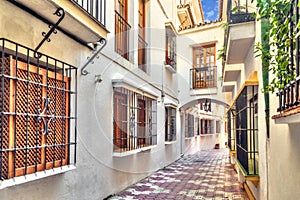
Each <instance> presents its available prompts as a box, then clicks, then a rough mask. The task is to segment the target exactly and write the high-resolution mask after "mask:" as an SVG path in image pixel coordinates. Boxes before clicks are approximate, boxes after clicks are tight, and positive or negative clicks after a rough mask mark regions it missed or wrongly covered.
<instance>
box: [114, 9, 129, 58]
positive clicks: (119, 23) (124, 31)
mask: <svg viewBox="0 0 300 200" xmlns="http://www.w3.org/2000/svg"><path fill="white" fill-rule="evenodd" d="M130 28H131V26H130V25H129V24H128V22H127V21H126V20H125V19H124V18H123V17H122V16H121V15H120V14H119V13H118V12H117V11H115V35H116V38H115V51H116V52H117V53H118V54H120V55H121V56H122V57H123V58H125V59H127V60H128V59H129V30H130Z"/></svg>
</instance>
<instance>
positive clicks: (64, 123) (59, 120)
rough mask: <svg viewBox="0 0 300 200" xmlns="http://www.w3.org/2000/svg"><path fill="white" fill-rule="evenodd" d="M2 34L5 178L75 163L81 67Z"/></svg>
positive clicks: (1, 160)
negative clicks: (36, 55)
mask: <svg viewBox="0 0 300 200" xmlns="http://www.w3.org/2000/svg"><path fill="white" fill-rule="evenodd" d="M35 53H36V52H35V50H33V49H30V48H27V47H25V46H23V45H21V44H18V43H16V42H13V41H11V40H7V39H4V38H0V54H1V58H0V66H1V70H0V78H1V87H0V108H1V110H0V111H1V118H0V178H1V180H5V179H10V178H14V177H17V176H23V175H27V174H32V173H35V172H38V171H44V170H48V169H52V168H56V167H61V166H64V165H69V164H75V163H76V137H77V134H76V125H77V110H76V107H77V80H76V77H77V68H76V67H74V66H71V65H69V64H67V63H65V62H62V61H60V60H57V59H55V58H52V57H50V56H47V55H45V54H40V55H39V57H37V58H36V57H35Z"/></svg>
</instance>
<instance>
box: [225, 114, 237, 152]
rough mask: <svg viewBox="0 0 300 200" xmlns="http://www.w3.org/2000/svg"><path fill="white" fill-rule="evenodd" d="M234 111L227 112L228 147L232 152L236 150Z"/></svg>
mask: <svg viewBox="0 0 300 200" xmlns="http://www.w3.org/2000/svg"><path fill="white" fill-rule="evenodd" d="M234 112H235V111H234V110H233V109H229V110H228V112H227V131H228V147H229V149H230V150H231V151H235V150H236V144H235V142H236V139H235V131H236V130H235V126H236V124H235V114H234Z"/></svg>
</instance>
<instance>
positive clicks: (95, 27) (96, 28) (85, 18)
mask: <svg viewBox="0 0 300 200" xmlns="http://www.w3.org/2000/svg"><path fill="white" fill-rule="evenodd" d="M52 1H53V2H54V3H55V4H56V5H58V6H59V7H61V8H63V9H64V10H65V11H66V12H67V13H69V14H70V15H71V16H72V17H73V18H75V19H76V20H78V21H80V22H81V23H82V24H83V25H84V26H86V27H87V28H89V29H90V30H92V31H93V32H94V33H95V34H98V35H99V36H101V37H103V38H104V39H106V38H107V33H108V31H107V30H106V29H105V28H103V27H102V26H101V25H100V24H99V23H97V22H96V21H95V20H94V19H92V18H91V17H90V16H89V15H87V14H86V13H85V12H83V11H82V10H81V9H80V8H78V6H77V5H75V4H74V3H72V1H62V0H52Z"/></svg>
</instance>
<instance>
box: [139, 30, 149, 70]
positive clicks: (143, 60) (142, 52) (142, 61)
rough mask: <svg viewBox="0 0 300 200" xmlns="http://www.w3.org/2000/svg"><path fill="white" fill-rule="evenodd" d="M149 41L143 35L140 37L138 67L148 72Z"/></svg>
mask: <svg viewBox="0 0 300 200" xmlns="http://www.w3.org/2000/svg"><path fill="white" fill-rule="evenodd" d="M147 46H148V44H147V42H146V41H145V40H144V38H143V37H142V36H140V35H139V37H138V67H139V68H140V69H141V70H143V71H144V72H147Z"/></svg>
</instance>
